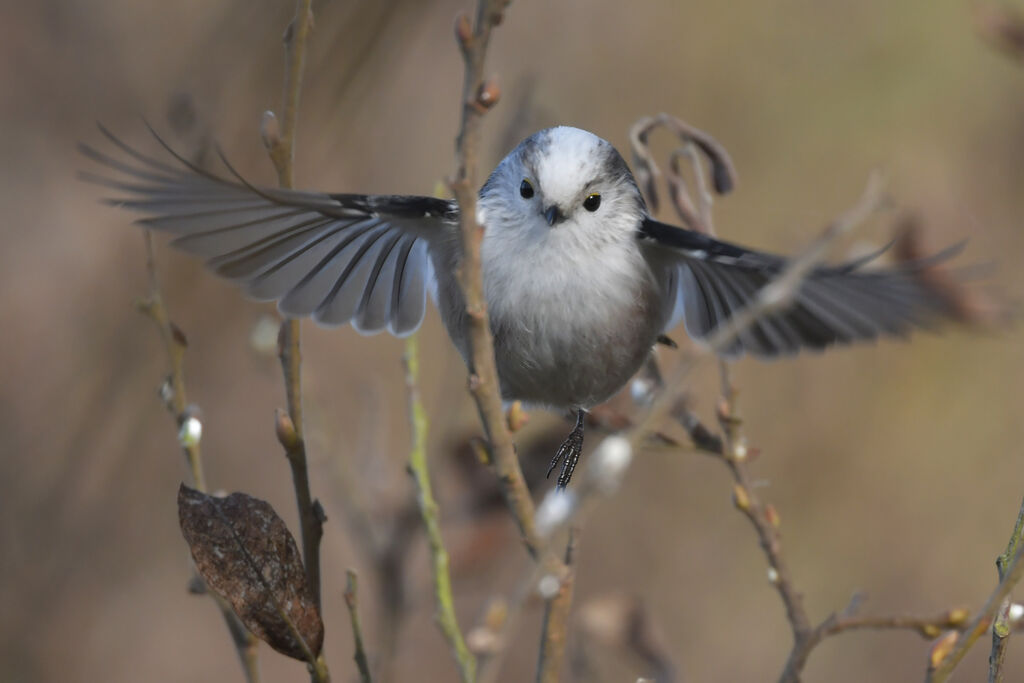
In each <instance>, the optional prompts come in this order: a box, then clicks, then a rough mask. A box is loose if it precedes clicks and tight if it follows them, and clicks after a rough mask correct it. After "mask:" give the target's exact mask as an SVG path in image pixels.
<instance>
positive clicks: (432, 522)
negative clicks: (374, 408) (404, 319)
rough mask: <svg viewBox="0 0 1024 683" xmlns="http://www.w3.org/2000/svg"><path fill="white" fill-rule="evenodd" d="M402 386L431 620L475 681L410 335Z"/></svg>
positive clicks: (462, 669) (465, 677) (465, 674)
mask: <svg viewBox="0 0 1024 683" xmlns="http://www.w3.org/2000/svg"><path fill="white" fill-rule="evenodd" d="M402 360H403V363H404V365H405V384H406V389H407V392H408V396H409V422H410V426H411V431H412V448H411V449H410V451H409V474H411V475H412V478H413V481H414V483H415V484H416V500H417V502H418V503H419V508H420V514H421V515H422V517H423V524H424V526H425V527H426V530H427V539H428V541H429V543H430V555H431V559H432V570H433V575H434V597H435V599H436V601H437V611H436V612H435V615H434V618H435V619H436V620H437V625H438V626H439V627H440V629H441V633H443V634H444V637H445V638H447V640H448V643H449V645H450V646H451V649H452V654H453V655H454V657H455V661H456V663H457V664H458V666H459V674H460V675H461V677H462V680H463V682H464V683H471V682H472V681H475V680H476V657H474V656H473V653H472V652H470V651H469V648H468V647H466V641H465V639H464V638H463V637H462V631H461V630H459V623H458V620H457V619H456V617H455V604H454V599H453V597H452V580H451V574H450V571H449V560H448V551H447V550H445V547H444V539H443V538H442V536H441V522H440V517H441V514H440V511H439V510H438V507H437V501H436V500H434V493H433V490H432V488H431V485H430V472H429V470H428V467H427V426H428V422H427V415H426V412H425V411H424V410H423V405H422V403H420V398H419V391H418V390H417V388H416V379H417V377H418V376H419V348H418V344H417V339H416V335H415V334H414V335H411V336H410V337H408V338H407V339H406V342H405V355H404V356H403V358H402Z"/></svg>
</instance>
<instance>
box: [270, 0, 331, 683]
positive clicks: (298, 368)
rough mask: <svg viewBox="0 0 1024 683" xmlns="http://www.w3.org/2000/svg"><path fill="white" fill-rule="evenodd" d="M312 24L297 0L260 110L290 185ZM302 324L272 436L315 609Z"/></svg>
mask: <svg viewBox="0 0 1024 683" xmlns="http://www.w3.org/2000/svg"><path fill="white" fill-rule="evenodd" d="M312 28H313V10H312V0H298V2H297V3H296V5H295V16H294V18H292V20H291V22H289V24H288V27H287V28H286V29H285V32H284V52H285V81H284V90H283V92H284V94H283V98H282V100H283V101H282V105H281V115H282V118H283V122H282V123H281V124H280V128H278V123H277V119H276V117H275V116H274V113H273V112H269V111H268V112H265V113H264V115H263V122H262V127H261V132H262V134H263V144H264V145H265V146H266V148H267V151H268V152H269V154H270V159H271V161H272V162H273V163H274V169H275V170H276V171H277V179H278V184H279V185H280V186H281V187H283V188H291V187H292V186H293V185H294V180H295V163H294V162H295V131H296V129H297V126H298V119H299V96H300V94H301V92H302V76H303V67H304V66H305V63H306V46H307V44H308V42H309V40H308V39H309V33H310V31H311V30H312ZM301 338H302V337H301V328H300V325H299V321H298V320H294V319H293V320H285V321H284V322H283V323H281V330H280V332H279V334H278V356H279V358H280V360H281V370H282V372H283V374H284V383H285V395H286V400H287V403H288V414H287V415H284V414H282V413H279V414H278V415H277V436H278V440H279V441H280V442H281V445H282V446H283V447H284V449H285V454H286V455H287V457H288V464H289V465H290V466H291V470H292V483H293V484H294V487H295V502H296V504H297V506H298V508H299V524H300V527H301V535H302V559H303V565H304V566H305V568H306V576H307V578H308V580H309V586H310V589H311V590H312V592H313V598H314V600H315V601H316V606H317V608H318V609H319V608H320V606H321V596H320V540H321V538H323V534H324V531H323V524H324V522H325V521H326V519H327V518H326V516H325V515H324V511H323V507H321V505H320V502H319V501H317V500H315V499H314V498H313V496H312V494H311V493H310V489H309V467H308V464H307V459H306V444H305V441H304V439H303V421H302V351H301ZM310 675H311V676H312V678H313V680H317V681H323V680H328V678H329V674H328V671H327V663H326V661H325V660H324V658H323V654H321V655H320V656H319V657H318V658H317V660H316V662H315V663H314V666H313V667H312V668H311V671H310Z"/></svg>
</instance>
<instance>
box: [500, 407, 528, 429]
mask: <svg viewBox="0 0 1024 683" xmlns="http://www.w3.org/2000/svg"><path fill="white" fill-rule="evenodd" d="M505 421H506V422H507V423H508V431H510V432H512V433H513V434H515V433H516V432H518V431H519V430H520V429H522V428H523V427H524V426H525V425H526V423H527V422H529V421H530V416H529V415H528V414H527V412H526V411H525V410H523V403H522V401H513V402H512V405H510V406H509V407H508V410H507V411H506V412H505Z"/></svg>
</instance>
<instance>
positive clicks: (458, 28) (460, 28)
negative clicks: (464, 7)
mask: <svg viewBox="0 0 1024 683" xmlns="http://www.w3.org/2000/svg"><path fill="white" fill-rule="evenodd" d="M455 40H456V41H457V42H458V43H459V47H460V48H462V49H463V50H468V49H469V45H470V43H472V42H473V25H472V24H471V23H470V21H469V16H467V15H466V13H465V12H459V13H458V14H457V15H456V16H455Z"/></svg>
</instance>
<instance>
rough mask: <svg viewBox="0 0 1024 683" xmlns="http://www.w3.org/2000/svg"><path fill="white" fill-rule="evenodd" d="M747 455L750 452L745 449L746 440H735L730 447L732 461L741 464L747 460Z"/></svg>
mask: <svg viewBox="0 0 1024 683" xmlns="http://www.w3.org/2000/svg"><path fill="white" fill-rule="evenodd" d="M749 454H750V451H749V450H748V449H747V439H746V438H745V437H742V436H741V437H740V438H738V439H736V443H735V444H734V445H733V447H732V457H733V459H734V460H739V461H740V462H742V461H744V460H746V459H747V456H748V455H749Z"/></svg>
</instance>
